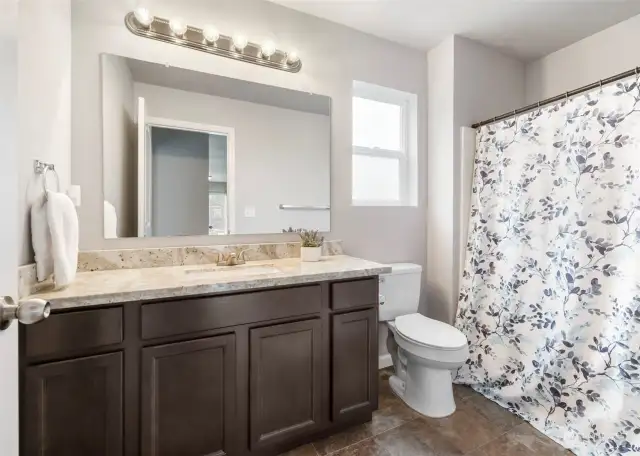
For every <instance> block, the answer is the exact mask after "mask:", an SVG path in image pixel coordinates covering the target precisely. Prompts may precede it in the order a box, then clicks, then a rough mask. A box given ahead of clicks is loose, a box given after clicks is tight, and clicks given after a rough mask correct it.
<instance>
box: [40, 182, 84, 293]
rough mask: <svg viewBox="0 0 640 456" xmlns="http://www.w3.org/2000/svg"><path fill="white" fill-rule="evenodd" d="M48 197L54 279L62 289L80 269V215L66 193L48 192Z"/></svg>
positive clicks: (48, 219) (47, 207) (56, 284)
mask: <svg viewBox="0 0 640 456" xmlns="http://www.w3.org/2000/svg"><path fill="white" fill-rule="evenodd" d="M47 196H48V197H47V203H46V204H45V206H46V209H47V221H48V222H49V231H50V233H51V255H52V257H53V277H54V282H55V286H56V288H62V287H65V286H67V285H69V284H70V283H71V282H73V280H74V279H75V277H76V271H77V269H78V242H79V237H78V214H77V213H76V208H75V206H74V204H73V201H71V198H69V197H68V196H67V195H65V194H64V193H58V192H48V195H47Z"/></svg>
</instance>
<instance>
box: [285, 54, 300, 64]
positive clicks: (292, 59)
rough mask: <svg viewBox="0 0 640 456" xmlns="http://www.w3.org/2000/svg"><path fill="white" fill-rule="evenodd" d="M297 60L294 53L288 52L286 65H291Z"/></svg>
mask: <svg viewBox="0 0 640 456" xmlns="http://www.w3.org/2000/svg"><path fill="white" fill-rule="evenodd" d="M298 60H300V57H298V53H297V52H296V51H291V52H289V53H288V54H287V63H288V64H290V65H293V64H294V63H296V62H297V61H298Z"/></svg>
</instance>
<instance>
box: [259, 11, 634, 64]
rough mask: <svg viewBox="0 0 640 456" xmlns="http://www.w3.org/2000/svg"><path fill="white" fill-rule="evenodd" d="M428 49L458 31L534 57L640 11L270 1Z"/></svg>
mask: <svg viewBox="0 0 640 456" xmlns="http://www.w3.org/2000/svg"><path fill="white" fill-rule="evenodd" d="M270 1H272V2H274V3H279V4H281V5H284V6H286V7H288V8H292V9H295V10H298V11H302V12H305V13H308V14H311V15H314V16H318V17H321V18H324V19H328V20H330V21H333V22H337V23H339V24H343V25H346V26H348V27H351V28H354V29H356V30H360V31H362V32H366V33H370V34H372V35H377V36H379V37H382V38H386V39H389V40H391V41H396V42H398V43H401V44H404V45H407V46H411V47H414V48H416V49H421V50H428V49H430V48H432V47H434V46H435V45H437V44H438V43H439V42H440V41H442V40H443V39H444V38H445V37H446V36H448V35H451V34H459V35H462V36H466V37H468V38H471V39H474V40H477V41H480V42H482V43H484V44H487V45H490V46H493V47H495V48H498V49H500V50H502V51H503V52H505V53H507V54H510V55H513V56H514V57H518V58H520V59H522V60H533V59H537V58H539V57H542V56H545V55H547V54H549V53H551V52H554V51H556V50H558V49H561V48H563V47H565V46H568V45H569V44H571V43H575V42H576V41H579V40H581V39H582V38H585V37H587V36H589V35H592V34H594V33H596V32H598V31H600V30H604V29H605V28H607V27H610V26H612V25H614V24H616V23H618V22H621V21H623V20H625V19H628V18H630V17H632V16H635V15H636V14H640V1H638V0H632V1H624V0H270Z"/></svg>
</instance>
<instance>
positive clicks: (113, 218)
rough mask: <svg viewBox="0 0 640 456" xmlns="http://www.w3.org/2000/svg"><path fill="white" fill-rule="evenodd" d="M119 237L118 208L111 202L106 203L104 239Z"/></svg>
mask: <svg viewBox="0 0 640 456" xmlns="http://www.w3.org/2000/svg"><path fill="white" fill-rule="evenodd" d="M117 237H118V214H117V213H116V208H115V207H114V206H113V204H111V203H110V202H109V201H107V200H105V201H104V238H105V239H115V238H117Z"/></svg>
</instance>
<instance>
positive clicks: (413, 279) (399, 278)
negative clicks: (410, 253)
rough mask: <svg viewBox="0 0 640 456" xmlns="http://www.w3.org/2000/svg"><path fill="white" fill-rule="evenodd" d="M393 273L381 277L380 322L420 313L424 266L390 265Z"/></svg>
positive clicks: (408, 264) (409, 264)
mask: <svg viewBox="0 0 640 456" xmlns="http://www.w3.org/2000/svg"><path fill="white" fill-rule="evenodd" d="M387 266H391V272H390V273H389V274H381V275H380V306H379V311H380V321H389V320H394V319H395V318H396V317H398V316H400V315H407V314H411V313H415V312H417V311H418V305H419V304H420V284H421V283H422V266H420V265H419V264H411V263H395V264H389V265H387Z"/></svg>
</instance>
